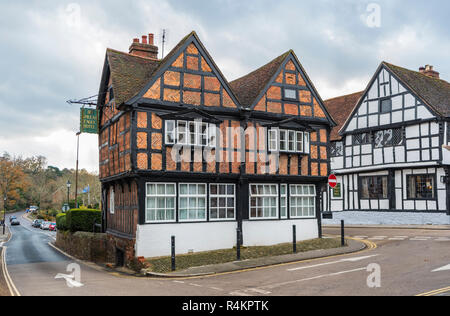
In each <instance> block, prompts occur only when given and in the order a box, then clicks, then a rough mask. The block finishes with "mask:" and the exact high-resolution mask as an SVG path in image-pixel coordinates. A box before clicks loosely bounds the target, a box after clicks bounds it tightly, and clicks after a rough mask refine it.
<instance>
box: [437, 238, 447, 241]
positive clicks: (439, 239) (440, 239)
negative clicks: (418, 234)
mask: <svg viewBox="0 0 450 316" xmlns="http://www.w3.org/2000/svg"><path fill="white" fill-rule="evenodd" d="M436 241H450V239H449V238H445V237H440V238H438V239H436Z"/></svg>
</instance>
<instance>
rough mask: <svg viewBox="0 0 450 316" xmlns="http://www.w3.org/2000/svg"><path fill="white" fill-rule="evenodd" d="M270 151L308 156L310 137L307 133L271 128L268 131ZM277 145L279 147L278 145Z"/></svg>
mask: <svg viewBox="0 0 450 316" xmlns="http://www.w3.org/2000/svg"><path fill="white" fill-rule="evenodd" d="M268 144H269V146H268V148H269V150H270V151H277V150H278V149H279V151H281V152H289V153H306V154H309V151H310V149H309V147H310V135H309V133H308V132H300V131H294V130H286V129H277V128H272V129H270V130H269V131H268ZM278 144H279V145H278Z"/></svg>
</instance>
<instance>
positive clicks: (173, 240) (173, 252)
mask: <svg viewBox="0 0 450 316" xmlns="http://www.w3.org/2000/svg"><path fill="white" fill-rule="evenodd" d="M171 248H172V271H175V270H176V264H175V236H172V245H171Z"/></svg>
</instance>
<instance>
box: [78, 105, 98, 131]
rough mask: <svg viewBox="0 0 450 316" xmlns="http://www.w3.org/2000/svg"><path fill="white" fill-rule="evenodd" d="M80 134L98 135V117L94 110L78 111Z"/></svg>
mask: <svg viewBox="0 0 450 316" xmlns="http://www.w3.org/2000/svg"><path fill="white" fill-rule="evenodd" d="M80 132H81V133H89V134H98V115H97V110H94V109H85V108H83V109H80Z"/></svg>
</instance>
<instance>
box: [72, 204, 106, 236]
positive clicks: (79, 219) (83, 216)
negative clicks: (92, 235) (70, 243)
mask: <svg viewBox="0 0 450 316" xmlns="http://www.w3.org/2000/svg"><path fill="white" fill-rule="evenodd" d="M101 222H102V212H101V211H99V210H89V209H83V210H81V209H73V210H70V211H68V212H67V215H66V225H67V228H68V229H69V230H70V231H71V232H92V230H93V227H94V223H96V224H101Z"/></svg>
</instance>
